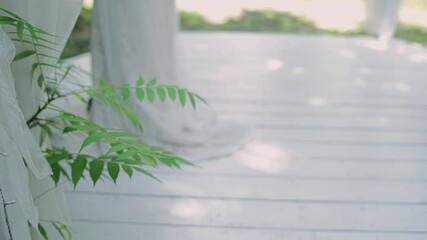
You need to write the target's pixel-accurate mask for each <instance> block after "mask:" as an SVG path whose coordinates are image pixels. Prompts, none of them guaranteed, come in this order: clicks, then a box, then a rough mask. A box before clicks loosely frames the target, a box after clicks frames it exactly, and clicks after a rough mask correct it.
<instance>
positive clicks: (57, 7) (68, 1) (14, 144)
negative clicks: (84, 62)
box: [0, 0, 82, 240]
mask: <svg viewBox="0 0 427 240" xmlns="http://www.w3.org/2000/svg"><path fill="white" fill-rule="evenodd" d="M81 5H82V0H61V1H59V0H13V1H9V0H0V6H1V7H2V8H5V9H7V10H9V11H11V12H13V13H15V14H17V15H19V16H21V17H23V18H24V19H26V20H27V21H28V22H30V23H31V24H33V25H34V26H36V27H39V28H42V29H44V30H46V31H48V32H50V33H52V34H55V35H56V36H59V37H58V38H52V39H51V40H53V41H54V42H55V43H57V44H62V45H63V44H65V42H66V40H67V38H68V35H69V34H70V32H71V30H72V28H73V26H74V24H75V21H76V19H77V16H78V13H79V11H80V8H81ZM8 30H13V29H11V28H8ZM0 34H1V35H0V36H1V38H0V41H1V43H0V51H1V54H0V64H1V65H0V71H1V72H0V98H1V99H0V111H1V118H0V132H1V133H2V134H1V135H0V151H2V152H5V153H7V154H8V156H7V157H6V156H0V160H3V159H5V160H6V161H0V164H1V165H0V181H1V182H0V183H1V187H2V188H3V189H5V190H6V193H5V195H6V197H7V198H8V200H13V199H15V200H17V202H18V203H19V208H18V207H16V206H11V207H9V208H8V213H9V217H10V220H11V225H12V226H13V227H12V232H13V234H14V235H13V237H14V239H23V240H26V239H29V238H30V237H29V232H28V223H27V221H29V222H30V223H31V224H32V225H33V226H37V224H38V221H39V217H40V218H41V219H44V220H48V221H51V220H53V221H60V222H64V223H68V222H69V218H68V215H67V210H66V206H65V204H64V198H63V193H62V192H61V191H60V189H55V186H54V183H53V181H52V180H51V178H50V173H51V170H50V167H49V165H48V163H47V161H46V160H45V158H44V156H43V154H42V152H41V150H40V148H39V147H38V144H37V142H36V141H35V138H34V137H33V135H34V134H36V133H35V132H33V133H32V132H31V131H30V130H29V129H28V127H27V125H26V120H25V119H28V118H29V117H30V116H31V115H33V114H34V113H35V111H36V110H37V107H38V106H39V102H40V97H41V89H39V87H38V86H37V81H31V80H30V69H31V65H32V64H33V63H34V62H35V59H34V58H33V57H32V58H27V59H24V60H21V61H18V62H16V63H12V64H11V60H12V59H13V56H14V53H15V50H14V46H13V44H12V42H11V41H10V39H9V38H8V37H7V36H6V34H4V32H3V31H1V33H0ZM11 36H13V35H11ZM15 37H16V36H15ZM15 48H16V52H20V51H22V50H24V49H25V48H27V47H25V46H24V45H21V44H19V43H18V44H15ZM39 51H41V53H45V54H49V55H53V56H59V54H60V53H59V52H55V51H50V50H47V49H43V48H39ZM40 60H41V61H43V62H49V61H52V60H49V59H48V58H41V59H40ZM47 71H48V69H46V71H44V73H45V74H46V73H47ZM13 79H15V81H14V80H13ZM15 90H16V91H15ZM23 158H24V159H25V163H26V164H27V166H28V169H29V170H30V172H29V173H27V168H26V167H25V165H24V163H23V161H22V159H23ZM5 162H6V163H7V165H5ZM29 178H30V180H29ZM30 188H31V189H30ZM29 189H30V190H31V192H30V190H29ZM49 189H55V190H52V191H49V192H48V193H47V194H44V195H43V196H42V197H40V198H38V200H37V201H36V202H35V204H36V205H37V206H38V207H39V209H38V210H39V211H37V209H36V207H35V206H34V197H37V196H38V195H40V194H41V193H43V192H45V191H46V190H49ZM51 234H56V233H54V232H51ZM52 236H53V237H52V239H55V238H56V237H55V236H56V235H52ZM33 237H34V238H38V237H37V236H36V235H33Z"/></svg>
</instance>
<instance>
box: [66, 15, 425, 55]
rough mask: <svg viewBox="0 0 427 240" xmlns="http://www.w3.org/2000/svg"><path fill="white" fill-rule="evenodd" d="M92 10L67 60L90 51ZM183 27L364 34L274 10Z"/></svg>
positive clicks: (401, 33)
mask: <svg viewBox="0 0 427 240" xmlns="http://www.w3.org/2000/svg"><path fill="white" fill-rule="evenodd" d="M90 22H91V11H90V10H89V9H85V8H84V9H83V11H82V12H81V14H80V17H79V19H78V21H77V24H76V27H75V28H74V31H73V33H72V34H71V37H70V39H69V41H68V43H67V45H66V47H65V50H64V53H63V57H64V58H67V57H71V56H75V55H78V54H81V53H84V52H88V51H89V45H90V44H89V41H90ZM180 26H181V30H183V31H258V32H280V33H328V34H346V35H355V34H363V32H362V31H361V30H354V31H350V32H338V31H333V30H324V29H319V28H317V27H316V25H315V24H314V23H313V22H312V21H310V20H308V19H305V18H303V17H300V16H295V15H292V14H290V13H287V12H278V11H274V10H250V11H249V10H245V11H243V13H242V15H241V16H239V17H233V18H228V19H227V20H226V21H225V22H224V23H220V24H216V23H212V22H209V21H208V20H207V19H206V18H205V17H204V16H203V15H201V14H199V13H196V12H185V11H183V12H180ZM396 36H397V37H398V38H401V39H404V40H407V41H411V42H418V43H422V44H427V29H425V28H422V27H418V26H405V25H404V26H401V27H400V28H399V29H398V32H397V35H396Z"/></svg>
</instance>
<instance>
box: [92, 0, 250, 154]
mask: <svg viewBox="0 0 427 240" xmlns="http://www.w3.org/2000/svg"><path fill="white" fill-rule="evenodd" d="M177 27H178V26H177V16H176V10H175V4H174V1H172V0H144V1H141V0H122V1H116V0H102V1H96V2H95V6H94V13H93V28H92V43H93V44H92V57H93V71H94V73H95V74H96V75H97V76H99V77H101V78H103V79H104V80H106V81H109V82H111V83H112V84H114V85H116V86H121V85H124V84H125V85H129V86H135V83H136V80H137V79H138V77H139V76H140V75H142V76H143V77H144V78H145V79H146V80H150V79H152V78H157V80H158V82H159V83H163V84H171V85H182V84H180V82H179V81H177V80H176V76H175V71H174V65H175V50H174V42H175V34H176V31H177ZM207 57H209V56H207ZM182 87H185V86H182ZM131 105H133V107H134V109H136V111H137V112H138V113H139V114H140V117H141V120H142V123H143V125H144V133H143V134H142V139H143V141H145V142H147V143H149V144H153V145H160V146H164V147H166V148H169V149H171V150H173V151H174V152H176V153H177V154H179V155H181V156H183V157H185V158H187V159H189V160H200V159H210V158H216V157H219V156H223V155H226V154H230V153H232V152H233V151H235V150H236V149H238V148H239V147H240V146H241V145H242V143H243V142H244V141H245V140H246V138H247V136H248V131H247V129H246V128H243V127H240V126H238V125H235V124H230V123H224V122H219V121H217V119H216V117H215V114H214V113H213V112H212V111H211V110H210V109H209V108H208V107H206V106H203V104H199V108H198V109H197V110H196V112H194V111H193V110H192V109H191V107H188V108H186V109H181V107H179V106H178V105H177V104H168V103H156V104H149V103H140V102H138V101H136V100H131ZM91 115H92V118H93V120H94V121H96V122H100V123H102V124H104V125H106V126H108V127H113V128H122V129H127V130H134V128H133V127H132V126H131V125H130V124H129V123H128V122H127V121H126V120H125V119H123V118H122V117H120V116H119V115H118V114H116V113H114V112H113V111H112V110H110V109H108V108H106V107H104V106H102V105H99V104H94V106H93V107H92V112H91Z"/></svg>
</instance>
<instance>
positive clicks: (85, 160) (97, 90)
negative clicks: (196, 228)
mask: <svg viewBox="0 0 427 240" xmlns="http://www.w3.org/2000/svg"><path fill="white" fill-rule="evenodd" d="M0 10H1V11H2V12H4V13H5V15H1V16H0V24H1V25H8V26H12V29H13V30H12V31H10V32H8V34H9V35H10V36H12V37H11V39H12V40H14V41H15V42H17V44H22V45H24V46H25V47H26V48H25V49H26V50H23V51H22V52H19V53H17V54H16V57H15V59H14V61H21V60H22V59H25V58H29V57H33V59H34V63H33V64H32V66H31V69H28V71H30V72H31V77H30V78H31V79H28V81H29V83H30V81H37V83H38V86H39V87H40V88H41V89H43V95H44V97H43V100H42V101H41V102H40V105H39V107H38V109H37V111H36V112H35V113H34V115H33V116H31V117H30V118H29V119H28V120H27V125H28V126H29V128H39V129H40V139H39V142H40V147H41V148H42V150H43V152H44V154H45V156H46V159H47V161H48V162H49V164H50V166H51V168H52V171H53V175H52V179H53V180H54V181H55V183H59V181H60V179H61V178H65V179H68V180H70V181H72V183H73V184H74V187H77V185H78V183H79V181H80V180H81V179H82V178H84V176H85V175H86V176H89V177H90V179H91V180H92V182H93V184H94V185H95V184H96V183H97V182H98V180H99V179H101V178H107V179H110V180H111V181H113V182H116V180H117V178H118V176H119V174H120V173H125V174H127V175H128V176H129V177H132V175H133V173H134V172H137V173H141V174H144V175H146V176H149V177H151V178H154V179H157V178H156V177H155V176H154V175H153V174H151V173H150V171H149V169H150V168H157V167H159V166H160V165H164V166H167V167H170V168H176V169H179V168H180V167H181V165H192V163H190V162H188V161H187V160H185V159H183V158H181V157H179V156H177V155H175V154H174V153H172V152H170V151H168V150H167V149H164V148H162V147H156V146H149V145H147V144H144V143H143V142H141V141H140V140H139V135H140V134H142V132H143V125H142V123H141V121H140V119H139V118H138V114H137V113H136V112H135V111H134V110H133V109H132V107H131V106H130V105H129V104H128V101H129V99H130V98H135V99H137V100H139V101H141V102H143V101H145V102H149V103H153V102H154V101H156V99H157V100H159V101H162V102H163V101H166V100H170V101H179V102H180V104H181V106H182V107H185V106H186V105H187V104H188V103H190V104H191V105H192V107H193V108H196V102H197V101H202V102H205V100H204V99H203V98H201V97H200V96H199V95H197V94H195V93H193V92H190V91H188V90H187V89H184V88H180V87H178V86H172V85H159V84H157V82H156V80H155V79H152V80H150V81H145V80H144V78H143V77H140V78H139V79H138V80H136V81H135V86H119V87H117V86H113V85H111V84H109V83H107V82H105V81H103V80H102V79H99V78H96V77H95V76H93V75H92V74H91V73H88V72H85V71H83V70H81V69H79V68H78V67H76V66H73V65H71V64H69V63H66V62H65V61H62V60H61V59H60V58H57V57H55V56H54V55H51V54H46V53H42V51H40V49H49V50H50V51H53V52H59V51H60V50H59V49H60V47H61V46H58V45H56V44H55V43H54V40H55V38H57V37H56V36H54V35H52V34H50V33H48V32H46V31H44V30H42V29H40V28H36V27H34V26H32V25H31V24H30V23H28V22H27V21H25V20H24V19H22V18H21V17H19V16H17V15H16V14H14V13H12V12H9V11H7V10H6V9H2V8H0ZM41 59H48V60H49V62H47V61H41ZM52 62H53V63H52ZM82 74H85V75H90V76H91V77H92V78H93V79H95V81H97V84H95V86H91V85H83V84H81V83H79V82H78V81H77V79H78V78H79V76H81V75H82ZM64 81H67V82H68V83H73V85H74V87H75V88H74V90H68V89H67V88H65V87H62V84H63V83H64ZM65 97H75V98H77V99H79V100H80V101H82V102H83V103H85V104H88V103H89V99H92V100H93V101H96V102H98V103H101V104H104V105H107V106H109V107H111V108H112V109H113V110H115V111H117V112H119V113H120V114H122V115H123V116H125V117H126V118H127V119H128V120H129V121H130V122H131V123H132V124H133V125H134V126H135V127H136V129H138V131H139V133H138V134H135V133H130V132H127V131H122V130H119V129H111V128H105V127H103V126H101V125H99V124H96V123H94V122H92V121H90V120H88V119H85V118H84V117H81V116H77V115H75V114H72V113H69V112H67V111H65V110H64V109H61V108H59V107H57V106H55V104H54V103H55V101H57V100H58V99H62V98H65ZM205 103H206V102H205ZM54 131H59V132H60V133H62V134H66V135H68V134H78V135H79V136H81V137H82V143H81V147H80V150H79V151H77V152H71V151H70V150H68V149H67V148H55V147H52V146H50V145H49V144H47V139H48V138H49V136H51V135H52V134H53V132H54ZM95 143H97V144H103V145H105V146H106V151H105V152H101V153H99V154H96V155H91V154H88V153H87V152H85V149H86V148H87V147H88V146H90V145H92V144H95ZM24 161H25V160H24ZM54 226H55V228H56V229H57V230H58V231H59V230H61V231H59V232H60V235H61V236H65V235H63V234H64V231H65V230H64V229H66V228H65V227H64V226H63V225H61V224H60V223H54ZM38 230H39V232H40V234H41V235H42V236H43V237H45V238H46V239H47V235H46V231H45V230H44V228H43V227H42V226H39V228H38ZM66 232H68V230H67V231H66ZM64 239H66V238H65V237H64Z"/></svg>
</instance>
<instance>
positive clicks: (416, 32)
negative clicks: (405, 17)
mask: <svg viewBox="0 0 427 240" xmlns="http://www.w3.org/2000/svg"><path fill="white" fill-rule="evenodd" d="M396 37H398V38H400V39H403V40H406V41H410V42H417V43H421V44H424V45H427V28H422V27H419V26H413V25H402V26H400V27H399V29H398V30H397V33H396Z"/></svg>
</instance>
